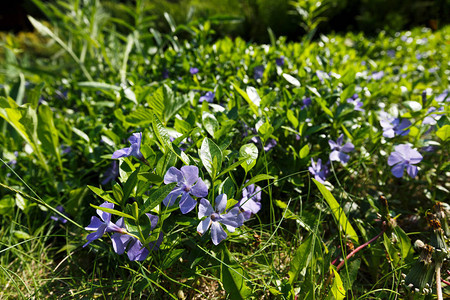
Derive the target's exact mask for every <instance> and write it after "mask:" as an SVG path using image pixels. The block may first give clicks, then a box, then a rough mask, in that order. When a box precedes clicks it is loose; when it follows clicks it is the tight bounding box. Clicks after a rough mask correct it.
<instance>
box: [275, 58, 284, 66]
mask: <svg viewBox="0 0 450 300" xmlns="http://www.w3.org/2000/svg"><path fill="white" fill-rule="evenodd" d="M275 63H276V64H277V66H279V67H282V66H283V65H284V56H280V57H279V58H277V59H275Z"/></svg>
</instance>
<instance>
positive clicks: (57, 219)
mask: <svg viewBox="0 0 450 300" xmlns="http://www.w3.org/2000/svg"><path fill="white" fill-rule="evenodd" d="M56 210H57V211H59V212H60V213H62V214H64V215H65V216H67V214H66V212H65V210H64V207H62V205H58V206H57V207H56ZM50 219H52V220H53V221H55V222H58V221H59V222H61V223H63V224H66V223H67V219H66V218H64V217H61V216H59V215H57V216H51V217H50Z"/></svg>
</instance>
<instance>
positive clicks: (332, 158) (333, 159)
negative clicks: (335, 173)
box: [330, 150, 341, 161]
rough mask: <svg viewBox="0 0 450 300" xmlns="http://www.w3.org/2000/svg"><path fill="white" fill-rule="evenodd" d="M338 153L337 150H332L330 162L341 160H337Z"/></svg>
mask: <svg viewBox="0 0 450 300" xmlns="http://www.w3.org/2000/svg"><path fill="white" fill-rule="evenodd" d="M339 153H340V152H339V151H337V150H333V151H331V153H330V160H331V161H340V160H341V159H340V158H339Z"/></svg>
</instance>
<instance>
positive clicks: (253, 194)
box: [236, 184, 261, 221]
mask: <svg viewBox="0 0 450 300" xmlns="http://www.w3.org/2000/svg"><path fill="white" fill-rule="evenodd" d="M236 206H237V207H239V208H240V210H241V212H242V214H243V216H244V220H245V221H247V220H248V219H250V217H251V216H252V214H256V213H257V212H258V211H259V210H260V209H261V188H260V187H259V186H255V185H254V184H250V185H249V186H248V187H246V188H244V189H242V199H241V200H240V201H239V202H238V203H237V204H236Z"/></svg>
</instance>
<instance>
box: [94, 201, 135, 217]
mask: <svg viewBox="0 0 450 300" xmlns="http://www.w3.org/2000/svg"><path fill="white" fill-rule="evenodd" d="M91 206H92V207H93V208H95V209H99V210H101V211H104V212H107V213H110V214H112V215H116V216H119V217H124V218H128V219H132V220H135V221H136V219H135V218H134V217H133V216H131V215H129V214H126V213H123V212H121V211H118V210H115V209H111V208H107V207H100V206H97V205H94V204H91Z"/></svg>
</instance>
